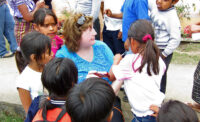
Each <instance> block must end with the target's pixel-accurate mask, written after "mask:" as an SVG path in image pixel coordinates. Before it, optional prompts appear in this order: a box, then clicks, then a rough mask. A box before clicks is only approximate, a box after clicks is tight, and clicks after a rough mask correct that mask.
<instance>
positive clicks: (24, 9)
mask: <svg viewBox="0 0 200 122" xmlns="http://www.w3.org/2000/svg"><path fill="white" fill-rule="evenodd" d="M43 7H45V3H44V2H40V1H38V2H37V3H36V7H35V9H34V10H33V11H32V12H29V10H28V7H27V5H26V4H20V5H19V6H17V8H18V9H19V11H20V13H21V14H22V16H23V19H24V20H26V21H27V22H30V21H32V20H33V14H34V13H35V12H36V11H37V10H38V9H39V8H43Z"/></svg>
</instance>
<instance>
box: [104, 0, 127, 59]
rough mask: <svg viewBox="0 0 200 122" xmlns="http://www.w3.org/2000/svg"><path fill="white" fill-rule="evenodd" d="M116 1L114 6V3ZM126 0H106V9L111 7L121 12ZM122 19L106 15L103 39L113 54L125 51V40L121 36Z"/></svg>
mask: <svg viewBox="0 0 200 122" xmlns="http://www.w3.org/2000/svg"><path fill="white" fill-rule="evenodd" d="M113 3H115V5H114V6H113V5H112V4H113ZM123 3H124V0H104V10H105V11H106V10H107V9H110V10H111V11H112V12H114V13H121V11H120V9H121V7H122V5H123ZM121 34H122V19H115V18H111V17H108V16H107V15H106V14H105V15H104V28H103V41H104V42H105V43H106V44H107V45H108V46H109V48H110V49H111V50H112V52H113V54H114V55H115V54H117V53H120V54H122V53H124V51H125V50H124V42H123V41H122V38H121Z"/></svg>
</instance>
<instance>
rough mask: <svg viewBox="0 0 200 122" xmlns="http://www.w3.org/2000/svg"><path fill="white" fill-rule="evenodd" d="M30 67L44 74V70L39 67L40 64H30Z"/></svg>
mask: <svg viewBox="0 0 200 122" xmlns="http://www.w3.org/2000/svg"><path fill="white" fill-rule="evenodd" d="M28 66H29V67H30V68H31V69H32V70H34V71H36V72H42V70H43V68H42V67H39V66H38V64H35V63H29V64H28Z"/></svg>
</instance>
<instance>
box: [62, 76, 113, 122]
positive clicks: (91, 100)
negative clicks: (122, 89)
mask: <svg viewBox="0 0 200 122" xmlns="http://www.w3.org/2000/svg"><path fill="white" fill-rule="evenodd" d="M114 100H115V93H114V91H113V89H112V87H111V86H110V85H109V84H108V82H107V81H105V80H103V79H100V78H89V79H87V80H85V81H84V82H82V83H81V84H78V85H76V86H75V87H74V88H72V89H71V90H70V92H69V94H68V96H67V100H66V110H67V112H68V114H69V115H70V117H71V119H72V122H105V121H106V120H107V118H108V117H109V115H110V113H111V112H112V108H113V103H114Z"/></svg>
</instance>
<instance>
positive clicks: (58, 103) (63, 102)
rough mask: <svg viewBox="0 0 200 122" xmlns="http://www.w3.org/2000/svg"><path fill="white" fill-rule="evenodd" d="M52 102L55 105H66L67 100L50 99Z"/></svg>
mask: <svg viewBox="0 0 200 122" xmlns="http://www.w3.org/2000/svg"><path fill="white" fill-rule="evenodd" d="M50 102H51V104H53V105H64V104H65V102H66V101H63V100H52V99H51V100H50Z"/></svg>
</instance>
